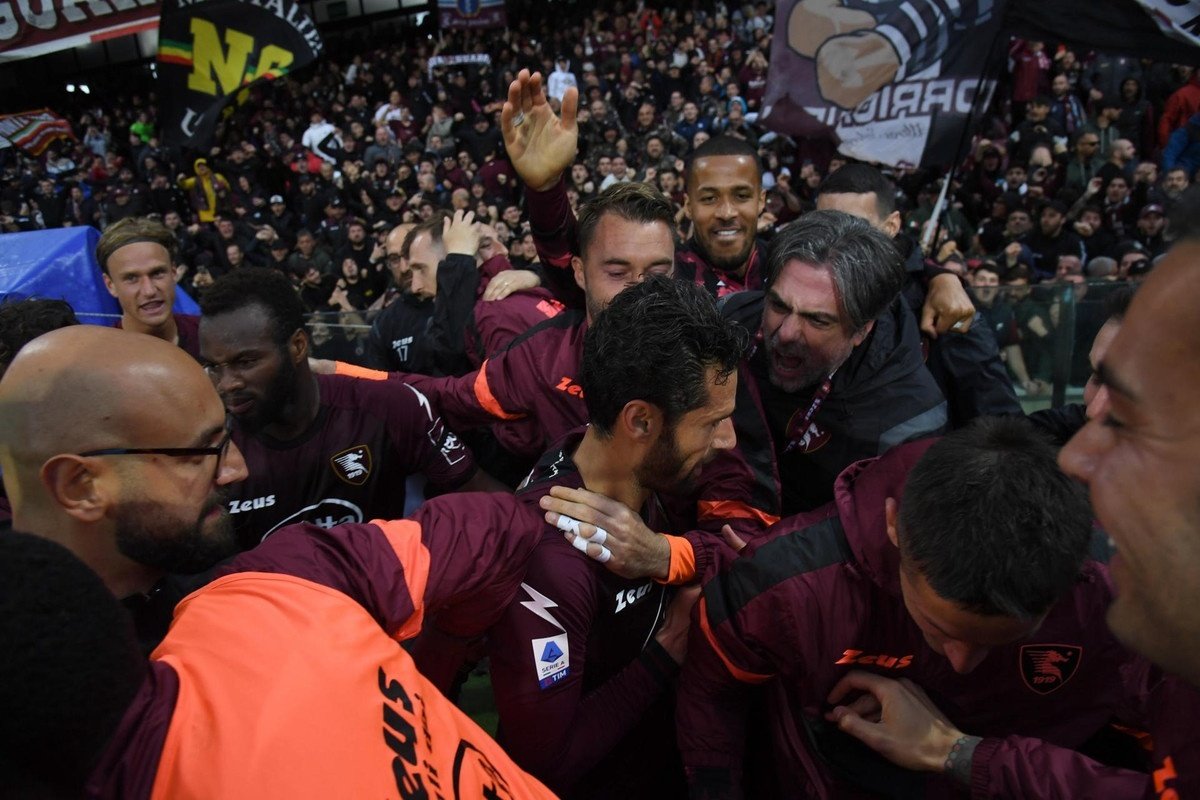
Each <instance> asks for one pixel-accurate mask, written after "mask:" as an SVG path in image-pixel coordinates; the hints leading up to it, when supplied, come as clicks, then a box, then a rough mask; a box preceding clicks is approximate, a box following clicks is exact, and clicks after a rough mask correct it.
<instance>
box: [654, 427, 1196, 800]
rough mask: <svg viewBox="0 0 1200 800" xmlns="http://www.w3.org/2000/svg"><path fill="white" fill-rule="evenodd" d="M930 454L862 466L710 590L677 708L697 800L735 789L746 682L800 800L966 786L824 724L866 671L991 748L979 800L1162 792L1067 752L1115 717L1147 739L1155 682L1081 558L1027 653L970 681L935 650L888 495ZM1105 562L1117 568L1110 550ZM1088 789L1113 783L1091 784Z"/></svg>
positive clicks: (906, 454)
mask: <svg viewBox="0 0 1200 800" xmlns="http://www.w3.org/2000/svg"><path fill="white" fill-rule="evenodd" d="M930 443H931V442H930V441H928V440H926V441H921V442H914V443H911V444H907V445H901V446H899V447H896V448H894V449H893V450H891V451H889V452H888V453H887V454H885V455H884V456H882V457H880V458H878V459H875V460H872V461H863V462H859V463H858V464H855V465H853V466H851V467H850V468H848V469H847V470H846V471H845V472H844V473H843V474H842V475H841V477H839V479H838V481H837V485H836V490H835V495H836V499H835V501H834V502H833V503H831V504H829V505H827V506H825V507H823V508H821V509H818V510H816V511H814V512H811V513H808V514H802V515H799V516H797V517H792V518H789V519H786V520H783V521H781V522H780V523H779V524H778V525H777V526H775V527H774V528H773V529H772V530H771V531H770V532H769V534H768V536H766V537H764V538H763V539H761V540H759V541H757V542H755V543H753V544H752V545H751V548H750V551H749V553H748V554H746V555H743V557H742V558H739V559H738V560H737V561H736V562H735V563H734V564H733V565H732V566H731V567H730V568H729V569H728V570H727V571H725V572H724V573H723V574H721V575H720V576H718V577H717V578H715V579H713V580H712V581H710V582H709V583H708V584H707V585H706V587H705V591H704V596H703V598H702V599H701V602H700V603H699V604H698V614H697V621H698V627H695V628H693V631H692V635H691V638H690V643H689V651H688V660H687V663H686V665H685V669H684V677H683V681H682V684H681V688H680V694H679V702H678V712H677V721H678V728H679V741H680V750H681V752H682V754H683V758H684V762H685V764H686V765H687V766H688V768H689V773H690V775H691V777H692V781H693V788H694V793H695V794H696V795H699V796H722V795H728V794H736V793H737V791H738V790H737V788H736V787H738V786H739V780H738V774H737V773H738V770H739V769H740V767H741V757H742V751H743V742H744V738H745V705H744V703H743V694H744V687H745V686H746V685H747V684H756V683H757V684H764V689H765V693H766V704H767V708H768V711H767V712H766V713H767V716H768V718H769V720H770V722H769V726H768V727H769V734H768V735H769V736H770V738H771V762H772V763H773V765H774V768H775V771H776V773H777V780H779V781H780V782H781V783H780V785H782V786H786V787H788V789H787V792H786V793H787V795H788V796H791V797H799V796H807V797H846V796H850V797H853V796H856V794H857V790H856V789H854V788H853V787H854V785H855V784H857V785H858V786H860V787H862V786H869V787H872V788H874V789H875V790H876V791H879V790H881V789H886V790H887V791H888V792H889V793H895V794H899V795H900V796H905V795H907V796H928V795H929V794H931V793H933V794H940V793H942V792H943V791H951V790H952V787H950V786H949V782H948V780H947V779H943V778H941V777H933V776H929V777H927V776H924V775H918V774H915V773H910V772H907V771H905V770H900V769H898V768H895V767H892V766H891V765H890V764H887V763H886V762H884V761H883V760H882V759H881V757H879V756H877V755H875V754H874V753H872V752H870V751H869V750H867V749H866V748H865V747H863V746H862V745H860V744H858V743H857V741H856V740H853V739H851V738H850V737H849V736H847V735H845V734H842V733H840V732H839V731H838V730H837V729H836V728H835V727H833V726H831V725H827V724H825V723H824V721H823V720H824V716H823V715H824V712H826V711H828V710H829V706H828V704H827V703H826V702H825V699H826V697H827V696H828V694H829V691H830V690H831V689H832V688H833V686H834V684H835V683H837V681H838V680H839V679H840V678H841V677H842V676H843V675H845V674H846V673H847V672H848V671H849V670H852V669H865V670H869V671H872V672H876V673H878V674H881V675H885V676H887V677H893V678H901V677H905V678H909V679H911V680H912V681H914V682H915V683H917V684H918V685H920V686H921V687H922V688H924V689H925V690H926V691H927V692H928V693H929V696H930V697H931V698H932V700H933V702H934V703H935V704H936V705H937V707H938V708H940V709H941V711H942V712H943V713H944V714H946V716H947V717H949V718H950V720H951V721H953V722H954V723H955V725H957V726H958V727H959V728H960V729H961V730H963V731H964V732H966V733H969V734H972V735H976V736H983V737H985V738H984V740H983V742H982V743H981V744H980V745H979V747H978V749H977V750H976V752H975V759H974V762H973V773H972V789H973V790H974V793H975V794H976V795H977V796H980V797H984V796H1010V797H1140V796H1141V795H1142V794H1143V793H1144V792H1145V791H1146V790H1147V786H1148V781H1149V778H1148V777H1147V776H1146V775H1144V774H1141V773H1134V772H1128V771H1121V770H1116V769H1111V768H1108V767H1103V766H1101V765H1099V764H1097V763H1096V762H1094V761H1091V760H1089V759H1087V758H1085V757H1084V756H1082V755H1079V754H1078V753H1075V752H1073V751H1072V750H1071V749H1070V748H1074V747H1078V746H1079V745H1081V744H1082V743H1083V742H1084V741H1086V740H1087V739H1088V738H1089V737H1090V736H1092V735H1093V734H1094V733H1096V732H1097V731H1099V730H1100V729H1102V728H1104V727H1105V726H1106V724H1107V723H1108V722H1109V720H1110V719H1111V718H1112V717H1113V716H1114V715H1116V716H1118V717H1119V718H1121V719H1123V720H1127V721H1128V723H1129V724H1132V725H1134V726H1138V727H1144V726H1145V725H1146V722H1147V719H1146V717H1147V713H1146V710H1147V704H1148V702H1149V698H1150V696H1151V694H1152V690H1153V689H1154V683H1155V681H1154V679H1153V678H1152V675H1151V672H1150V671H1149V670H1148V668H1147V665H1146V662H1145V661H1144V660H1143V659H1141V658H1140V657H1138V656H1135V655H1133V654H1132V653H1130V652H1129V651H1128V650H1126V649H1125V648H1124V647H1122V646H1121V645H1120V644H1119V643H1118V642H1117V641H1116V639H1115V638H1114V637H1113V635H1112V634H1111V633H1110V632H1109V630H1108V628H1107V626H1106V625H1105V622H1104V616H1105V610H1106V609H1107V607H1108V605H1109V603H1110V602H1111V601H1112V595H1113V592H1112V585H1111V582H1110V580H1109V576H1108V571H1107V567H1106V566H1105V565H1104V564H1103V563H1101V562H1100V561H1097V560H1094V559H1093V558H1089V559H1088V560H1087V561H1086V562H1085V563H1084V566H1083V569H1082V570H1081V573H1080V577H1079V580H1078V582H1077V583H1076V585H1075V587H1074V589H1073V590H1072V591H1071V592H1070V593H1069V594H1068V595H1067V596H1065V597H1064V598H1062V599H1061V600H1060V601H1059V602H1058V603H1057V604H1056V605H1055V606H1054V607H1053V608H1052V609H1051V611H1050V612H1049V614H1048V616H1047V617H1046V620H1045V621H1044V622H1043V624H1042V625H1041V627H1040V628H1039V629H1038V630H1037V632H1036V633H1034V634H1033V635H1032V636H1031V637H1030V638H1029V639H1028V640H1025V641H1021V642H1017V643H1014V644H1011V645H1006V646H1004V647H997V648H995V649H993V650H992V651H991V653H990V654H989V655H988V656H987V658H986V659H985V660H984V661H983V663H981V664H980V665H979V666H978V667H977V668H976V669H975V670H974V671H972V672H971V673H970V674H968V675H959V674H957V673H955V672H954V670H953V669H952V668H951V666H950V662H949V661H947V660H946V659H945V658H944V657H943V656H941V655H939V654H937V653H935V652H933V651H932V650H931V649H930V648H929V647H928V645H927V644H926V643H925V639H924V637H923V635H922V633H921V630H920V629H919V628H918V627H917V625H916V623H914V622H913V620H912V618H911V617H910V616H909V614H908V611H907V610H906V607H905V604H904V600H903V597H902V595H901V591H900V585H899V551H898V550H897V549H896V548H895V547H894V546H893V545H892V544H891V542H890V540H889V539H888V538H887V534H886V524H885V520H884V500H885V499H886V498H888V497H894V498H899V497H901V496H902V493H903V485H904V480H905V477H906V476H907V474H908V472H909V470H910V469H911V467H912V466H913V464H915V463H916V461H917V460H918V459H919V458H920V456H921V455H922V454H923V453H924V452H925V450H926V449H927V448H928V447H929V445H930ZM1098 538H1099V537H1098ZM1093 549H1094V550H1095V551H1096V555H1097V556H1100V555H1103V556H1105V557H1106V555H1107V553H1106V552H1105V553H1103V554H1101V552H1100V551H1102V550H1105V551H1106V549H1107V548H1106V546H1105V545H1103V544H1101V543H1099V542H1098V544H1097V546H1096V547H1094V548H1093ZM1193 720H1194V718H1193ZM749 777H750V779H751V780H752V781H756V780H758V779H760V778H761V777H762V776H761V775H751V776H749ZM1087 785H1092V786H1095V785H1099V786H1102V787H1103V788H1102V789H1099V790H1097V791H1095V792H1093V793H1090V794H1089V793H1088V792H1087V791H1086V790H1085V791H1080V790H1079V789H1078V788H1077V787H1081V786H1087Z"/></svg>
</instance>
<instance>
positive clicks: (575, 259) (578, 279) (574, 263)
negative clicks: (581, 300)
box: [571, 256, 587, 292]
mask: <svg viewBox="0 0 1200 800" xmlns="http://www.w3.org/2000/svg"><path fill="white" fill-rule="evenodd" d="M571 270H572V271H573V272H574V273H575V285H576V286H578V287H579V288H580V289H582V290H583V291H584V292H587V277H586V276H585V275H584V273H583V259H582V258H580V257H579V256H571Z"/></svg>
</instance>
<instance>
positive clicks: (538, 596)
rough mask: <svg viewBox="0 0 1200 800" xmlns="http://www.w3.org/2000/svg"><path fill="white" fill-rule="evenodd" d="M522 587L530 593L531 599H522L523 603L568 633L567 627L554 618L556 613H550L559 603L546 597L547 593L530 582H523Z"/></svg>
mask: <svg viewBox="0 0 1200 800" xmlns="http://www.w3.org/2000/svg"><path fill="white" fill-rule="evenodd" d="M521 588H522V589H524V590H525V593H526V594H527V595H529V599H528V600H522V601H521V605H523V606H525V607H526V608H528V609H529V610H530V611H532V612H533V613H534V614H537V615H538V616H539V617H541V618H542V619H544V620H546V622H549V623H550V624H551V625H553V626H554V627H556V628H558V629H559V630H560V631H562V632H563V633H566V631H567V629H566V628H564V627H563V626H562V625H560V624H559V622H558V620H556V619H555V618H554V615H553V614H551V613H550V609H552V608H558V603H556V602H554V601H553V600H551V599H550V598H549V597H546V595H544V594H542V593H541V592H539V591H538V590H537V589H535V588H533V587H532V586H530V585H529V584H528V583H522V584H521Z"/></svg>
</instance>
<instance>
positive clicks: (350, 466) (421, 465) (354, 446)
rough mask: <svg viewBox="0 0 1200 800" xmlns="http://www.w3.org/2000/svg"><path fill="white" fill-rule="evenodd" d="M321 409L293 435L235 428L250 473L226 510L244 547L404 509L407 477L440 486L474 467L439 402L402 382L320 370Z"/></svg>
mask: <svg viewBox="0 0 1200 800" xmlns="http://www.w3.org/2000/svg"><path fill="white" fill-rule="evenodd" d="M316 378H317V385H318V387H319V389H320V393H321V405H320V410H319V411H318V412H317V418H316V420H314V421H313V424H312V425H311V426H310V427H309V429H308V430H307V431H305V432H304V433H303V434H301V435H300V436H298V437H296V438H295V439H293V440H291V441H287V442H282V441H278V440H275V439H272V438H271V437H269V436H266V435H264V434H262V433H258V434H247V433H246V432H244V431H243V430H241V429H240V428H238V427H236V425H235V427H234V431H233V441H234V442H235V443H236V444H237V446H238V448H239V449H240V450H241V451H242V455H244V456H245V457H246V466H247V468H248V469H249V472H250V476H249V477H248V478H246V480H244V481H242V482H241V483H239V484H236V485H235V486H232V487H230V492H229V510H230V512H231V514H232V516H233V522H234V527H235V530H236V531H237V533H238V539H239V541H240V542H241V544H242V547H243V548H244V549H248V548H250V547H253V546H254V545H256V544H258V543H259V542H260V541H262V540H263V538H265V537H266V536H268V535H270V534H271V532H272V531H274V530H275V529H277V528H279V527H282V526H283V525H290V524H293V523H297V522H314V523H316V524H318V525H321V526H322V527H325V528H330V527H333V526H334V525H339V524H342V523H346V522H366V521H367V520H371V519H399V518H400V517H402V516H404V497H405V492H404V483H405V479H406V478H407V477H408V476H409V475H412V474H414V473H418V472H419V473H424V475H425V476H426V477H427V478H428V479H429V482H430V483H431V484H432V485H433V486H435V487H438V488H441V489H453V488H455V487H457V486H460V485H462V484H463V483H465V482H466V481H468V480H470V479H471V476H472V475H474V474H475V469H476V467H475V460H474V458H473V457H472V456H471V451H470V450H468V449H467V448H466V447H465V446H463V444H462V443H461V442H460V441H459V439H458V437H457V436H455V435H454V434H453V433H452V432H451V431H450V430H449V429H448V428H447V427H446V425H445V424H444V423H443V422H442V418H441V416H440V415H439V414H438V412H437V409H436V405H431V404H430V402H429V400H428V399H427V398H426V397H425V396H424V395H423V394H421V393H420V392H419V391H417V390H415V389H414V388H413V387H411V386H408V385H406V384H404V383H402V382H400V381H359V380H354V379H353V378H347V377H344V376H340V375H318V376H316Z"/></svg>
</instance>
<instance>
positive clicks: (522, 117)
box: [512, 111, 525, 128]
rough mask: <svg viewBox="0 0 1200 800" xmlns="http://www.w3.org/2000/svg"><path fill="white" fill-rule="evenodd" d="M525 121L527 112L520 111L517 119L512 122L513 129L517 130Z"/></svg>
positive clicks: (514, 118)
mask: <svg viewBox="0 0 1200 800" xmlns="http://www.w3.org/2000/svg"><path fill="white" fill-rule="evenodd" d="M524 121H525V112H524V111H518V112H517V115H516V116H515V117H513V121H512V124H513V127H514V128H516V127H518V126H520V125H521V123H523V122H524Z"/></svg>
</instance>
